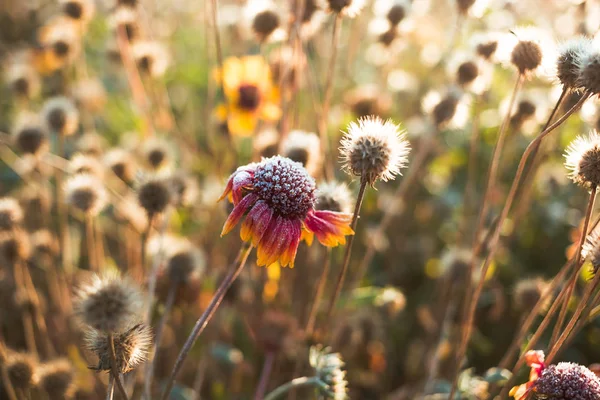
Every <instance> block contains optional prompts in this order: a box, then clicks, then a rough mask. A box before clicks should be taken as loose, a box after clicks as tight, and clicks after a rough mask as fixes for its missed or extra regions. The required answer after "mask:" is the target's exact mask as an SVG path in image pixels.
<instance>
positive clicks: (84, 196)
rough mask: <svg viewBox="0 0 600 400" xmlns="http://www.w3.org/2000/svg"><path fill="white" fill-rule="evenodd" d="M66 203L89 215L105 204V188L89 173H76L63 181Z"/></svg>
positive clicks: (96, 212)
mask: <svg viewBox="0 0 600 400" xmlns="http://www.w3.org/2000/svg"><path fill="white" fill-rule="evenodd" d="M64 190H65V196H66V201H67V204H69V205H70V206H72V207H74V208H76V209H78V210H79V211H81V212H83V213H84V214H86V215H89V216H95V215H97V214H98V213H100V211H102V209H103V208H104V207H105V206H106V198H107V195H106V190H105V189H104V185H103V184H102V182H101V181H100V180H99V179H98V178H96V177H94V176H92V175H90V174H78V175H75V176H74V177H72V178H70V179H69V180H68V181H67V182H66V183H65V189H64Z"/></svg>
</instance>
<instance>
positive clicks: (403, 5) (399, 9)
mask: <svg viewBox="0 0 600 400" xmlns="http://www.w3.org/2000/svg"><path fill="white" fill-rule="evenodd" d="M409 8H410V1H400V0H396V1H395V2H394V4H393V5H392V6H391V7H390V9H389V10H388V12H387V13H386V15H385V16H386V18H387V20H388V21H389V22H390V24H391V25H392V26H396V25H398V24H399V23H400V22H402V20H403V19H404V18H405V17H406V14H408V10H409Z"/></svg>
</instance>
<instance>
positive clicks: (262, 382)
mask: <svg viewBox="0 0 600 400" xmlns="http://www.w3.org/2000/svg"><path fill="white" fill-rule="evenodd" d="M274 363H275V353H274V352H272V351H270V352H268V353H267V354H266V355H265V361H264V363H263V368H262V371H261V373H260V379H259V381H258V386H257V387H256V394H255V395H254V400H263V398H264V397H265V392H266V390H267V385H268V384H269V377H270V376H271V371H272V370H273V364H274Z"/></svg>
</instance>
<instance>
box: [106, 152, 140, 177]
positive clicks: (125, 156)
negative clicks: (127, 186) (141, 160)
mask: <svg viewBox="0 0 600 400" xmlns="http://www.w3.org/2000/svg"><path fill="white" fill-rule="evenodd" d="M104 165H106V167H108V168H109V169H110V170H111V171H112V172H113V173H114V174H115V175H116V176H117V177H118V178H119V179H121V180H122V181H123V182H127V183H129V182H132V181H133V180H134V179H135V170H136V169H135V164H134V162H133V159H132V157H131V154H130V153H129V152H128V151H126V150H123V149H119V148H116V149H112V150H110V151H109V152H108V153H106V155H105V156H104Z"/></svg>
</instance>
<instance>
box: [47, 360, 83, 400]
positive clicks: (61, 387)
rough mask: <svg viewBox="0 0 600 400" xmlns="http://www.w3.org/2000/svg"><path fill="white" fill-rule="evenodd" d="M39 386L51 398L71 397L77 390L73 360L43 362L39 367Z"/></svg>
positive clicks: (58, 399)
mask: <svg viewBox="0 0 600 400" xmlns="http://www.w3.org/2000/svg"><path fill="white" fill-rule="evenodd" d="M39 386H40V387H41V388H42V389H43V390H44V391H45V392H46V394H47V395H48V397H49V398H50V400H61V399H68V398H71V396H72V394H73V392H74V390H75V373H74V371H73V367H72V365H71V362H70V361H69V360H67V359H58V360H54V361H51V362H49V363H46V364H43V365H42V366H41V367H40V369H39Z"/></svg>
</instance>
